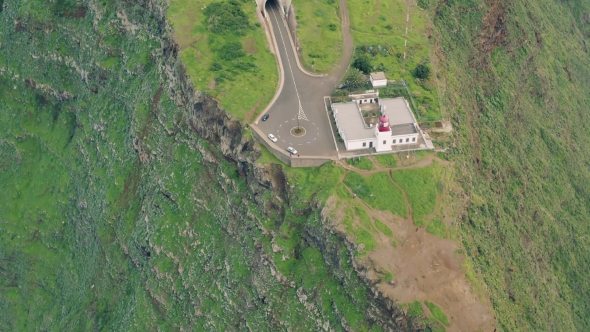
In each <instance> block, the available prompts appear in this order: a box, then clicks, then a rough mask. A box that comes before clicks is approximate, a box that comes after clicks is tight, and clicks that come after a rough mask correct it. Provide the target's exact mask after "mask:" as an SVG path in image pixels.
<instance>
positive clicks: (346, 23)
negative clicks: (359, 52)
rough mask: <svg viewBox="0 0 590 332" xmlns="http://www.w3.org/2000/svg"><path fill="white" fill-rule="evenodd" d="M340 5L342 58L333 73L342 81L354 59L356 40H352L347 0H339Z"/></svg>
mask: <svg viewBox="0 0 590 332" xmlns="http://www.w3.org/2000/svg"><path fill="white" fill-rule="evenodd" d="M339 5H340V19H341V20H342V58H341V59H340V63H339V64H338V67H337V69H336V70H335V71H334V72H333V73H332V75H333V76H335V78H336V79H337V81H340V80H341V79H342V77H344V74H345V73H346V70H347V69H348V65H349V64H350V61H351V60H352V52H353V51H354V41H353V40H352V34H350V18H349V16H348V6H347V5H346V0H339Z"/></svg>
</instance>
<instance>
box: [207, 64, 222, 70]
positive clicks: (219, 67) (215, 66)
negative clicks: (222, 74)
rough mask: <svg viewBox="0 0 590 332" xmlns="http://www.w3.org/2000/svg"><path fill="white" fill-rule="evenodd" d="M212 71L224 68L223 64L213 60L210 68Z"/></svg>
mask: <svg viewBox="0 0 590 332" xmlns="http://www.w3.org/2000/svg"><path fill="white" fill-rule="evenodd" d="M209 69H210V70H211V71H218V70H222V69H223V66H222V65H221V63H219V62H213V63H212V64H211V68H209Z"/></svg>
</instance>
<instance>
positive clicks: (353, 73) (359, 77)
mask: <svg viewBox="0 0 590 332" xmlns="http://www.w3.org/2000/svg"><path fill="white" fill-rule="evenodd" d="M367 81H368V79H367V77H366V76H365V75H363V73H362V72H361V71H360V70H358V69H357V68H350V70H349V71H348V74H346V84H347V85H348V86H349V87H350V88H353V89H354V88H358V87H361V86H363V85H365V84H367Z"/></svg>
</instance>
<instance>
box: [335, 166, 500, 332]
mask: <svg viewBox="0 0 590 332" xmlns="http://www.w3.org/2000/svg"><path fill="white" fill-rule="evenodd" d="M371 159H372V158H371ZM434 160H436V161H437V162H439V163H441V164H443V165H444V166H450V163H449V162H447V161H444V160H441V159H439V158H437V157H435V156H434V155H427V156H425V157H424V158H423V159H422V160H419V161H417V162H414V163H413V164H411V165H407V166H399V167H395V168H384V167H382V166H380V165H379V164H378V163H376V162H375V161H374V160H373V163H374V165H375V167H376V169H374V170H370V171H364V170H357V169H355V168H354V167H352V166H350V165H348V164H346V163H342V162H339V164H340V165H341V166H342V167H344V168H345V169H349V170H354V171H355V172H358V173H360V174H363V175H370V174H373V173H376V172H383V171H384V170H388V171H389V173H390V174H391V171H394V170H398V169H411V168H421V167H427V166H428V165H430V164H432V162H433V161H434ZM343 178H344V176H343ZM392 182H393V180H392ZM444 182H448V181H444ZM393 183H394V184H395V182H393ZM445 184H446V187H448V189H450V190H454V189H455V187H456V186H453V185H452V183H449V184H447V183H445ZM396 185H397V184H396ZM398 187H399V186H398ZM400 189H401V188H400ZM402 192H403V193H404V196H406V193H405V192H404V191H403V190H402ZM351 195H352V192H351ZM333 199H334V198H332V199H331V200H330V204H329V206H328V207H329V208H330V209H331V210H332V214H331V215H332V217H333V218H334V220H335V222H336V224H339V222H341V221H342V220H343V219H344V217H345V216H344V212H343V210H344V209H341V208H338V205H339V203H338V202H334V201H333ZM359 202H360V203H361V205H363V206H364V207H365V210H366V211H367V213H368V214H369V215H370V216H371V217H373V218H375V219H377V220H379V221H381V222H383V223H384V224H386V225H387V226H388V227H389V228H390V229H391V230H392V231H393V234H394V237H393V239H392V238H389V237H387V236H385V235H384V234H381V233H380V234H379V235H376V236H375V240H376V242H377V247H376V248H375V249H374V250H373V251H371V252H370V253H369V254H368V255H367V256H366V257H365V258H364V259H362V262H361V263H363V264H365V265H366V266H368V267H369V271H370V272H369V277H370V278H371V279H372V280H373V281H374V282H375V283H377V287H378V289H379V290H380V291H381V292H383V294H384V295H386V296H389V297H391V298H392V299H394V300H395V301H396V302H397V303H409V302H413V301H416V300H417V301H420V302H422V303H424V301H430V302H433V303H435V304H436V305H437V306H439V307H440V308H441V309H442V310H443V312H444V313H445V314H446V315H447V317H448V319H449V321H450V322H451V326H450V327H448V328H447V331H483V332H488V331H489V332H492V331H494V330H495V326H496V320H495V317H494V311H493V309H492V307H491V303H490V301H489V299H488V298H489V297H488V296H487V294H485V293H483V292H482V291H476V290H475V289H474V288H473V287H472V285H471V283H470V282H469V280H468V279H467V277H466V275H465V270H464V269H463V268H462V265H463V262H464V260H465V256H464V255H462V254H458V253H457V251H458V250H459V249H460V248H461V246H460V244H459V243H457V242H456V241H454V240H450V239H442V238H440V237H437V236H434V235H432V234H429V233H427V232H426V229H425V228H424V227H416V226H415V225H414V221H413V220H412V218H411V207H410V206H409V203H408V201H407V197H406V204H407V208H408V211H409V212H410V213H409V216H410V217H408V218H401V217H399V216H395V215H392V214H391V213H389V212H383V211H377V210H373V209H371V208H370V207H369V206H368V205H367V204H365V203H364V202H363V201H362V200H360V199H359ZM461 204H462V202H461V201H460V200H452V201H451V200H450V199H449V197H448V196H447V195H446V194H445V195H443V196H441V197H439V199H438V201H437V208H436V211H439V213H440V215H442V216H443V222H444V223H445V224H446V225H447V227H448V228H450V227H454V226H453V225H452V223H453V221H454V218H453V217H452V214H451V213H450V211H453V210H455V207H456V206H455V205H461ZM392 240H393V241H395V243H396V246H395V247H394V245H393V243H392V242H393V241H392ZM387 273H392V274H393V276H394V277H393V281H392V283H389V282H387V281H384V280H383V279H384V278H383V277H384V275H386V274H387ZM423 309H424V312H425V313H428V308H427V307H426V306H425V305H424V306H423Z"/></svg>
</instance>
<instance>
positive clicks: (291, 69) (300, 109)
mask: <svg viewBox="0 0 590 332" xmlns="http://www.w3.org/2000/svg"><path fill="white" fill-rule="evenodd" d="M271 13H272V16H273V17H274V19H275V22H276V23H277V27H278V30H279V34H280V35H281V42H282V43H283V48H284V49H285V55H286V57H287V64H288V65H289V71H290V72H291V78H293V86H294V87H295V94H297V101H299V115H298V117H300V116H301V114H303V117H305V113H303V108H302V107H301V99H300V98H299V91H298V90H297V82H295V75H294V74H293V68H291V60H290V59H289V52H288V51H287V46H286V45H285V39H284V38H283V32H282V31H281V28H280V25H279V21H278V20H277V16H276V15H275V13H274V11H271ZM279 56H280V54H279ZM295 56H297V55H295ZM299 119H303V120H307V117H305V118H301V117H300V118H299ZM308 121H309V120H308Z"/></svg>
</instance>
